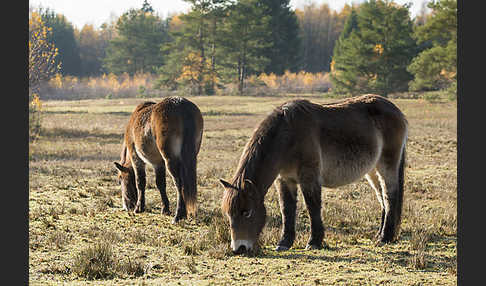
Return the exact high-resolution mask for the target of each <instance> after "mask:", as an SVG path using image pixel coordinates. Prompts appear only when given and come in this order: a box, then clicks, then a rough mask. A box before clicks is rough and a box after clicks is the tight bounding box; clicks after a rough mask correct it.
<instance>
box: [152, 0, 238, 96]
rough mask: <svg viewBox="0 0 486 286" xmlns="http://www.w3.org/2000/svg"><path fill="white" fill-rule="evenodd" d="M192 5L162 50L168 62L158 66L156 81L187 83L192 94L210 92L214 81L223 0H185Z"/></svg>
mask: <svg viewBox="0 0 486 286" xmlns="http://www.w3.org/2000/svg"><path fill="white" fill-rule="evenodd" d="M187 2H190V3H191V6H192V9H191V11H190V12H188V13H187V14H183V15H180V16H177V17H175V18H173V19H172V20H174V21H180V24H179V25H178V26H177V29H174V31H171V39H172V41H171V43H170V44H167V45H166V46H165V47H164V48H163V50H164V53H165V54H166V57H167V63H166V64H165V65H164V66H162V67H161V68H160V69H159V73H160V78H159V81H158V83H159V85H165V86H168V87H170V88H177V86H179V85H182V86H189V87H191V90H192V92H194V93H195V94H198V95H201V94H213V93H214V92H215V85H216V82H217V77H218V76H217V68H218V67H217V65H216V58H217V51H218V45H219V31H220V27H221V22H222V19H223V18H224V12H223V11H224V10H225V9H226V5H228V2H229V1H226V0H187Z"/></svg>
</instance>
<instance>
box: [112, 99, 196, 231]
mask: <svg viewBox="0 0 486 286" xmlns="http://www.w3.org/2000/svg"><path fill="white" fill-rule="evenodd" d="M202 133H203V118H202V115H201V112H200V110H199V108H198V107H197V106H196V105H195V104H194V103H192V102H191V101H189V100H187V99H185V98H182V97H168V98H165V99H164V100H162V101H161V102H159V103H155V102H144V103H141V104H139V105H138V106H137V107H136V108H135V111H133V113H132V115H131V117H130V120H129V122H128V125H127V126H126V129H125V137H124V140H123V147H122V152H121V159H120V162H119V163H117V162H115V166H116V168H117V169H118V171H119V172H118V179H119V182H120V185H121V189H122V204H123V208H124V209H125V210H129V211H130V210H133V211H134V212H135V213H140V212H143V211H144V210H145V185H146V177H145V164H151V165H152V167H153V168H154V171H155V183H156V185H157V189H158V190H159V192H160V197H161V198H162V213H164V214H170V211H169V200H168V199H167V194H166V191H165V189H166V180H165V173H166V168H168V169H169V172H170V174H171V175H172V178H173V180H174V183H175V185H176V187H177V192H178V197H177V210H176V214H175V217H174V220H173V222H177V221H179V220H180V219H183V218H186V217H187V213H188V212H189V214H195V212H196V200H197V197H196V195H197V185H196V163H197V154H198V153H199V148H200V146H201V139H202ZM186 208H187V209H186Z"/></svg>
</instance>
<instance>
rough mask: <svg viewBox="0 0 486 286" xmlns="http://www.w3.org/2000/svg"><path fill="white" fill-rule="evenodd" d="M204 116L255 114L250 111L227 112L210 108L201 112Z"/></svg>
mask: <svg viewBox="0 0 486 286" xmlns="http://www.w3.org/2000/svg"><path fill="white" fill-rule="evenodd" d="M201 113H202V115H203V116H249V115H254V113H250V112H226V111H215V110H209V111H204V112H201Z"/></svg>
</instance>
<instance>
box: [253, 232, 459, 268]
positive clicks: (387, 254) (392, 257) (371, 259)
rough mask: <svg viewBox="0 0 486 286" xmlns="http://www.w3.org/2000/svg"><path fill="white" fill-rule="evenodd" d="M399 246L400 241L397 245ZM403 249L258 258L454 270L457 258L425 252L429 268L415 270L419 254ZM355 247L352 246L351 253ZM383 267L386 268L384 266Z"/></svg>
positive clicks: (263, 255) (298, 251)
mask: <svg viewBox="0 0 486 286" xmlns="http://www.w3.org/2000/svg"><path fill="white" fill-rule="evenodd" d="M408 240H409V239H407V238H402V240H401V242H402V243H404V244H408V243H409V241H408ZM452 240H454V238H451V237H448V236H436V237H435V239H434V242H436V243H439V244H441V245H443V244H446V243H450V242H451V241H452ZM398 243H400V242H398ZM404 246H405V247H404V248H403V250H396V249H391V248H389V249H387V248H386V247H387V246H381V247H380V246H373V247H370V248H362V247H360V248H359V250H360V251H364V252H365V255H361V256H355V255H348V254H345V255H343V256H330V255H326V254H328V253H333V252H335V251H337V250H343V249H345V248H346V247H332V248H326V249H322V250H305V249H291V250H288V251H282V252H277V251H274V250H265V251H264V252H263V253H260V254H259V255H258V257H259V258H262V259H299V260H322V261H329V262H346V263H362V264H369V263H377V262H378V263H385V264H389V265H394V266H397V267H406V268H410V271H420V272H435V273H439V272H444V271H449V270H450V269H451V268H454V267H455V259H454V258H455V257H447V256H444V255H441V254H436V255H434V254H430V253H425V254H424V255H425V261H426V266H425V267H424V268H422V269H415V268H414V266H413V265H411V260H412V258H413V257H414V255H416V253H417V252H416V251H414V250H408V247H406V245H404ZM433 247H434V246H430V245H429V246H427V249H430V248H433ZM353 249H355V248H352V247H349V250H350V251H351V250H353ZM383 267H387V266H386V265H383Z"/></svg>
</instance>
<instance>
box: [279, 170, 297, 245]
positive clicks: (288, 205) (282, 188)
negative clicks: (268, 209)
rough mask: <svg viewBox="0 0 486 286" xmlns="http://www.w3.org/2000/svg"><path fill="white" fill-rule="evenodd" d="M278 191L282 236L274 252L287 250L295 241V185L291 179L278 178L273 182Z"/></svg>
mask: <svg viewBox="0 0 486 286" xmlns="http://www.w3.org/2000/svg"><path fill="white" fill-rule="evenodd" d="M275 186H276V188H277V189H278V191H279V203H280V212H281V213H282V222H283V227H282V236H281V238H280V242H279V243H278V244H277V247H276V248H275V250H277V251H281V250H288V249H289V248H290V247H292V244H294V240H295V213H296V210H297V185H296V182H295V181H294V180H292V179H284V178H282V177H279V178H278V179H277V181H275Z"/></svg>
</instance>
